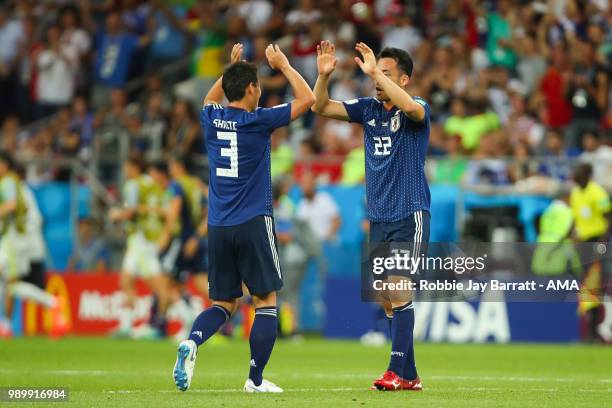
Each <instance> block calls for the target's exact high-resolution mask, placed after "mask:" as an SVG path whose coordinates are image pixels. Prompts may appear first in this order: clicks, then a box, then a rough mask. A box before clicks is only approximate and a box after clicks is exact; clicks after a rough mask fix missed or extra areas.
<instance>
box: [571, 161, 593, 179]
mask: <svg viewBox="0 0 612 408" xmlns="http://www.w3.org/2000/svg"><path fill="white" fill-rule="evenodd" d="M592 175H593V166H591V163H580V164H579V165H577V166H576V167H575V168H574V177H584V178H586V179H590V178H591V176H592Z"/></svg>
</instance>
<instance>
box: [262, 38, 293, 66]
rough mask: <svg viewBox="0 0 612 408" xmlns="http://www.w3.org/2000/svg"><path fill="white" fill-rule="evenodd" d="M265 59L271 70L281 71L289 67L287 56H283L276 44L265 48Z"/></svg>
mask: <svg viewBox="0 0 612 408" xmlns="http://www.w3.org/2000/svg"><path fill="white" fill-rule="evenodd" d="M266 58H267V59H268V64H270V66H271V67H272V68H273V69H278V70H282V69H283V68H287V67H288V66H289V60H288V59H287V56H286V55H285V54H283V52H282V51H281V50H280V48H278V45H276V44H274V45H273V44H270V45H268V47H267V48H266Z"/></svg>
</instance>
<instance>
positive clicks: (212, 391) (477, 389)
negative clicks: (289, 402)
mask: <svg viewBox="0 0 612 408" xmlns="http://www.w3.org/2000/svg"><path fill="white" fill-rule="evenodd" d="M506 390H507V388H501V387H460V388H449V387H430V388H426V389H425V391H424V392H428V391H430V392H431V391H433V392H439V391H453V392H456V391H471V392H491V391H506ZM563 390H567V389H562V388H541V387H535V388H521V392H559V391H563ZM319 391H325V392H352V391H358V392H361V391H370V390H368V388H367V387H336V388H285V392H286V393H293V392H319ZM102 392H103V393H104V394H141V393H147V394H150V393H151V392H157V393H160V394H182V392H181V391H178V390H157V391H152V390H105V391H102ZM188 392H189V393H192V394H194V393H195V394H215V393H242V392H244V391H243V390H242V389H239V388H211V389H191V390H189V391H188ZM572 392H584V393H603V394H608V393H612V388H608V389H595V388H588V389H572Z"/></svg>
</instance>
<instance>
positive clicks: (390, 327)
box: [385, 314, 393, 338]
mask: <svg viewBox="0 0 612 408" xmlns="http://www.w3.org/2000/svg"><path fill="white" fill-rule="evenodd" d="M385 317H386V318H387V323H388V324H389V338H392V337H391V336H392V335H393V315H391V316H387V315H386V314H385Z"/></svg>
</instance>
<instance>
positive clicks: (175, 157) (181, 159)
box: [168, 153, 191, 169]
mask: <svg viewBox="0 0 612 408" xmlns="http://www.w3.org/2000/svg"><path fill="white" fill-rule="evenodd" d="M171 161H172V162H174V163H177V164H178V165H180V166H182V167H183V168H184V169H187V168H189V166H190V165H191V159H190V157H189V155H187V154H183V153H173V154H172V155H170V157H169V158H168V162H171Z"/></svg>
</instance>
